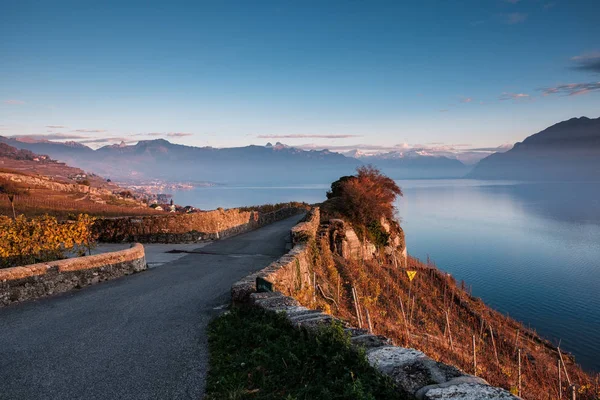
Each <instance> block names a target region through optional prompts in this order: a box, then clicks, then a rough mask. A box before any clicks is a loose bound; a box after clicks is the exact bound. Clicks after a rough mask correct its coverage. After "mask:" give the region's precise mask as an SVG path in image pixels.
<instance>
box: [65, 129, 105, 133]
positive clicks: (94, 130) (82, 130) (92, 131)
mask: <svg viewBox="0 0 600 400" xmlns="http://www.w3.org/2000/svg"><path fill="white" fill-rule="evenodd" d="M73 132H79V133H104V132H106V129H75V130H74V131H73Z"/></svg>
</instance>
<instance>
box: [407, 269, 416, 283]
mask: <svg viewBox="0 0 600 400" xmlns="http://www.w3.org/2000/svg"><path fill="white" fill-rule="evenodd" d="M406 275H408V280H409V281H411V282H412V280H413V279H415V275H417V271H406Z"/></svg>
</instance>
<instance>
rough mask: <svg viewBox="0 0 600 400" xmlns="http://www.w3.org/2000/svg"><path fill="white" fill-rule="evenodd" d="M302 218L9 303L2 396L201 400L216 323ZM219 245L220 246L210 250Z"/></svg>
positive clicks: (3, 312)
mask: <svg viewBox="0 0 600 400" xmlns="http://www.w3.org/2000/svg"><path fill="white" fill-rule="evenodd" d="M300 218H301V216H298V217H293V218H290V219H287V220H284V221H280V222H277V223H275V224H272V225H269V226H266V227H263V228H261V229H258V230H255V231H252V232H249V233H246V234H242V235H239V236H235V237H232V238H229V239H225V240H222V241H218V242H214V243H212V244H209V245H208V246H205V247H203V248H202V249H201V251H202V252H203V253H201V254H189V255H186V256H184V257H182V258H179V259H177V260H175V261H171V262H169V263H166V264H163V265H162V266H159V267H157V268H153V269H150V270H148V271H145V272H142V273H139V274H135V275H131V276H128V277H124V278H120V279H116V280H113V281H109V282H104V283H101V284H99V285H96V286H92V287H86V288H83V289H81V290H79V291H73V292H69V293H65V294H62V295H57V296H54V297H48V298H44V299H40V300H37V301H30V302H24V303H22V304H15V305H12V306H9V307H5V308H0V399H2V400H5V399H11V400H12V399H15V400H16V399H200V398H202V393H203V392H204V378H205V376H206V370H207V363H208V349H207V338H206V334H205V330H206V326H207V324H208V322H209V321H210V319H211V318H212V317H213V316H215V315H217V314H218V313H219V310H222V309H223V306H224V305H225V304H227V303H228V302H229V289H230V287H231V285H232V283H234V282H235V281H237V280H238V279H240V278H242V277H244V276H245V275H247V274H248V273H251V272H253V271H256V270H258V269H261V268H263V267H265V266H267V265H268V264H269V263H270V262H272V261H273V260H275V259H277V258H278V257H280V256H281V255H282V254H284V253H285V252H286V242H288V241H289V236H290V235H289V230H290V228H291V227H292V226H293V225H295V224H296V223H297V221H298V220H299V219H300ZM205 253H210V254H205Z"/></svg>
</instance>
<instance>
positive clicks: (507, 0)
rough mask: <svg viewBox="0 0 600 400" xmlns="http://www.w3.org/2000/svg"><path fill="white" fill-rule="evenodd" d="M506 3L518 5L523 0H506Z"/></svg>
mask: <svg viewBox="0 0 600 400" xmlns="http://www.w3.org/2000/svg"><path fill="white" fill-rule="evenodd" d="M504 1H505V2H507V3H511V4H517V3H518V2H519V1H521V0H504Z"/></svg>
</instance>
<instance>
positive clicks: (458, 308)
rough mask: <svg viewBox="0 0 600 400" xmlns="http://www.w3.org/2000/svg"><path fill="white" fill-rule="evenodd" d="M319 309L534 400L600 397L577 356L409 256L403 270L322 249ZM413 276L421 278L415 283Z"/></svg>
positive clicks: (315, 303) (317, 260) (317, 258)
mask: <svg viewBox="0 0 600 400" xmlns="http://www.w3.org/2000/svg"><path fill="white" fill-rule="evenodd" d="M313 254H314V259H313V261H314V266H315V270H314V272H315V288H316V290H315V294H316V295H315V296H314V297H312V296H308V297H307V296H306V294H302V293H300V294H298V296H297V297H298V298H299V299H301V298H305V299H306V298H312V300H311V301H310V302H309V303H310V304H305V305H306V306H310V307H313V308H314V307H316V308H319V309H321V310H324V311H326V312H329V313H331V314H333V315H336V316H339V317H341V318H342V319H345V320H347V321H350V322H351V323H352V324H353V325H355V326H362V327H363V328H368V329H371V330H372V331H373V332H374V333H376V334H380V335H384V336H387V337H389V338H392V339H393V340H394V342H395V343H396V344H397V345H400V346H406V347H412V348H416V349H418V350H421V351H423V352H424V353H426V354H427V355H428V356H430V357H431V358H433V359H435V360H438V361H441V362H444V363H447V364H451V365H456V366H457V367H459V368H461V369H462V370H464V371H466V372H468V373H471V374H475V375H477V376H480V377H482V378H484V379H486V380H487V381H488V382H489V383H491V384H492V385H495V386H500V387H503V388H505V389H508V390H510V391H512V392H513V393H515V394H517V393H520V394H521V397H523V398H526V399H540V400H541V399H559V398H561V397H564V398H567V397H568V396H570V395H571V386H572V385H574V387H575V391H576V396H577V398H578V399H596V398H598V397H597V396H598V386H597V378H596V380H594V379H592V378H591V377H590V376H589V375H587V374H586V373H585V372H584V371H583V370H582V369H581V368H580V367H579V366H578V365H577V364H576V363H575V361H574V359H573V357H572V356H570V355H568V354H565V353H564V351H560V350H558V349H557V348H556V346H554V345H552V344H551V343H549V342H547V341H545V340H543V339H541V338H540V337H539V336H538V335H537V334H536V333H535V332H534V331H532V330H530V329H528V328H526V327H525V326H523V325H522V324H520V323H518V322H517V321H515V320H513V319H511V318H509V317H507V316H505V315H502V314H500V313H499V312H496V311H494V310H492V309H490V308H489V307H487V306H486V305H485V304H484V303H483V302H482V301H481V300H480V299H478V298H475V297H472V296H471V295H470V294H469V293H468V291H467V290H465V289H464V285H460V286H459V285H457V284H456V282H455V281H454V279H453V278H452V277H451V276H450V275H448V274H446V273H444V272H442V271H440V270H438V269H437V268H435V266H434V265H431V264H426V263H422V262H421V261H419V260H417V259H415V258H411V257H409V260H408V268H407V269H402V268H396V267H394V266H393V265H392V264H389V263H386V262H385V258H384V257H380V258H378V259H375V260H372V261H350V260H346V259H343V258H341V257H339V256H337V255H335V254H332V253H331V252H330V251H329V243H328V242H327V241H326V240H325V239H323V242H321V243H320V245H319V246H317V244H315V245H314V253H313ZM407 271H416V273H415V274H414V279H413V280H412V281H411V280H410V279H409V276H408V274H407ZM569 398H570V397H569Z"/></svg>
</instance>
